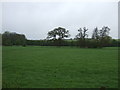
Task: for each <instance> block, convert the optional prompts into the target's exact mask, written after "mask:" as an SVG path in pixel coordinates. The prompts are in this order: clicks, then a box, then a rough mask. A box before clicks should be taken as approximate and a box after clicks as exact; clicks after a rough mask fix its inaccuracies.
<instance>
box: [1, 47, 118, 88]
mask: <svg viewBox="0 0 120 90" xmlns="http://www.w3.org/2000/svg"><path fill="white" fill-rule="evenodd" d="M2 62H3V63H2V65H3V66H2V69H3V73H2V75H3V76H2V77H3V84H2V85H3V88H100V87H107V88H116V87H118V86H117V85H118V49H117V48H116V47H109V48H103V49H87V48H86V49H81V48H75V47H73V48H72V47H41V46H27V47H15V46H14V47H3V60H2Z"/></svg>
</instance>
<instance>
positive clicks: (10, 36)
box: [2, 31, 26, 46]
mask: <svg viewBox="0 0 120 90" xmlns="http://www.w3.org/2000/svg"><path fill="white" fill-rule="evenodd" d="M2 41H3V43H2V44H3V45H5V46H12V45H22V46H25V45H26V37H25V35H23V34H17V33H14V32H8V31H6V32H4V33H3V34H2Z"/></svg>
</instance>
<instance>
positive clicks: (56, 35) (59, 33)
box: [47, 27, 70, 46]
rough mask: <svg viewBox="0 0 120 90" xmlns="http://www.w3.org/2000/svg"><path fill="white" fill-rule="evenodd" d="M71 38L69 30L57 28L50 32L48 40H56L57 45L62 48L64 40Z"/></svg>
mask: <svg viewBox="0 0 120 90" xmlns="http://www.w3.org/2000/svg"><path fill="white" fill-rule="evenodd" d="M69 36H70V34H69V31H68V30H66V29H65V28H62V27H58V28H55V29H54V30H52V31H49V32H48V36H47V39H52V40H54V43H55V45H57V46H61V44H62V42H63V41H62V40H63V39H64V38H67V37H69Z"/></svg>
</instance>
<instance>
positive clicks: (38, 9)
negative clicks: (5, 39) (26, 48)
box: [0, 2, 118, 40]
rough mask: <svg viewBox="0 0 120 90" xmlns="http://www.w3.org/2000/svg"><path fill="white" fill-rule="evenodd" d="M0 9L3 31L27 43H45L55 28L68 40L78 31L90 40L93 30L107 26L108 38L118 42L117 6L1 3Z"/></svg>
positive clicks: (114, 4) (112, 4)
mask: <svg viewBox="0 0 120 90" xmlns="http://www.w3.org/2000/svg"><path fill="white" fill-rule="evenodd" d="M0 7H2V30H3V31H11V32H17V33H21V34H25V35H26V37H27V39H37V40H39V39H45V38H46V37H47V32H48V31H50V30H53V29H54V28H56V27H64V28H66V29H67V30H69V31H70V34H71V37H70V38H74V37H75V35H76V34H77V33H78V31H77V30H78V29H79V28H80V27H81V28H83V27H87V28H88V29H89V31H88V34H89V37H91V35H92V31H93V29H94V28H95V27H98V28H99V29H101V28H102V27H103V26H109V27H110V29H111V31H110V36H112V37H113V38H118V5H117V2H99V3H98V2H37V3H35V2H16V3H15V2H8V3H7V2H4V3H2V4H0ZM0 16H1V15H0ZM0 23H1V21H0Z"/></svg>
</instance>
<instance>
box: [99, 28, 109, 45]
mask: <svg viewBox="0 0 120 90" xmlns="http://www.w3.org/2000/svg"><path fill="white" fill-rule="evenodd" d="M109 31H110V28H109V27H107V26H103V27H102V29H101V30H100V31H99V40H100V45H101V47H103V46H105V45H106V44H108V42H109V41H110V40H111V37H110V36H109ZM106 41H107V42H106Z"/></svg>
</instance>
